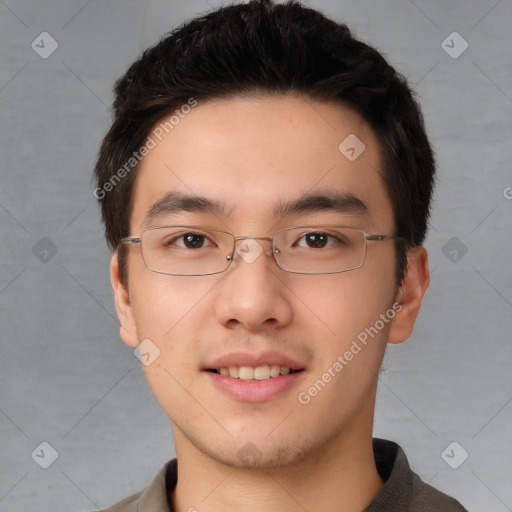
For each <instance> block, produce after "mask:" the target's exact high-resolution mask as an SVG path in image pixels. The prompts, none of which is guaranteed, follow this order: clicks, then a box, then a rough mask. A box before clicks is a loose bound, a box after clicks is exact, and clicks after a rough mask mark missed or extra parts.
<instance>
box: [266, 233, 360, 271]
mask: <svg viewBox="0 0 512 512" xmlns="http://www.w3.org/2000/svg"><path fill="white" fill-rule="evenodd" d="M274 249H275V250H276V252H275V256H276V261H277V263H278V265H279V266H280V267H281V268H282V269H283V270H286V271H288V272H296V273H299V274H334V273H337V272H345V271H347V270H353V269H356V268H359V267H361V266H362V265H363V263H364V259H365V253H366V238H365V234H364V232H363V231H362V230H360V229H358V228H351V227H343V226H341V227H340V226H315V227H297V228H289V229H284V230H282V231H279V232H278V233H276V234H275V235H274Z"/></svg>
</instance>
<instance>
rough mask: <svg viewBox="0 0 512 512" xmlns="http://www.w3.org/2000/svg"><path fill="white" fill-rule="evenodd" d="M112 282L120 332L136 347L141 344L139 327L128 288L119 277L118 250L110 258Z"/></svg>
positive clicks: (122, 337) (128, 342) (124, 338)
mask: <svg viewBox="0 0 512 512" xmlns="http://www.w3.org/2000/svg"><path fill="white" fill-rule="evenodd" d="M110 282H111V284H112V290H113V292H114V301H115V305H116V312H117V317H118V319H119V323H120V324H121V326H120V328H119V334H120V336H121V339H122V340H123V341H124V342H125V343H126V344H127V345H130V346H131V347H136V346H137V345H138V344H139V342H138V338H137V329H136V326H135V321H134V318H133V309H132V304H131V301H130V295H129V293H128V288H127V287H126V286H125V285H124V284H123V283H122V282H121V279H120V277H119V257H118V253H117V252H115V253H114V254H113V256H112V259H111V260H110Z"/></svg>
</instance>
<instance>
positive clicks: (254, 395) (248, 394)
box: [203, 370, 304, 402]
mask: <svg viewBox="0 0 512 512" xmlns="http://www.w3.org/2000/svg"><path fill="white" fill-rule="evenodd" d="M203 373H206V374H207V375H208V378H209V379H211V381H212V383H213V385H214V386H216V387H217V389H219V390H220V391H222V392H223V393H225V394H226V395H228V396H229V397H231V398H233V399H234V400H239V401H242V402H265V401H267V400H270V399H271V398H273V397H275V396H277V395H279V394H281V393H284V392H285V391H288V390H289V389H290V388H291V387H293V386H294V385H295V384H296V383H297V382H298V381H299V379H301V378H302V375H303V373H304V370H302V371H300V372H295V373H289V374H288V375H279V377H271V378H270V379H265V380H242V379H233V378H232V377H227V376H225V375H220V374H219V373H214V372H209V371H206V370H205V371H204V372H203Z"/></svg>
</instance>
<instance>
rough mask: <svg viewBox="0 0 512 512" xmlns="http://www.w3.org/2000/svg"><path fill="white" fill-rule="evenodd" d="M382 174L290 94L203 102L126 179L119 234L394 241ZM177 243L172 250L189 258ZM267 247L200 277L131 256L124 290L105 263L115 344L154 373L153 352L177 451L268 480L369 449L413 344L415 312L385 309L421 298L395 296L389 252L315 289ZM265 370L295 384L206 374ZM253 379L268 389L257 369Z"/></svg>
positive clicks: (340, 130) (348, 121)
mask: <svg viewBox="0 0 512 512" xmlns="http://www.w3.org/2000/svg"><path fill="white" fill-rule="evenodd" d="M351 134H352V135H355V136H356V137H357V138H358V139H359V140H360V141H361V142H362V143H363V144H364V151H363V152H362V153H361V154H360V155H359V156H358V157H357V158H355V159H354V158H353V156H354V155H353V154H352V153H353V152H352V151H351V150H350V149H348V151H347V148H345V152H343V148H344V146H342V150H340V149H339V146H340V143H342V142H343V141H344V140H345V139H346V138H347V137H348V136H350V135H351ZM350 140H351V139H349V141H350ZM354 140H355V139H352V144H351V145H349V146H354V142H353V141H354ZM358 148H362V146H357V147H356V150H355V151H356V153H355V154H357V152H358ZM347 155H348V156H350V157H351V158H347ZM380 171H381V156H380V154H379V150H378V144H377V139H376V137H375V135H374V133H373V131H372V129H371V128H370V127H369V125H368V124H366V123H365V122H364V121H363V119H362V118H361V117H360V116H359V115H358V114H357V113H356V112H355V111H354V110H353V109H351V108H349V107H348V106H346V105H344V104H342V103H338V102H319V101H313V100H311V99H308V100H307V101H306V99H304V98H299V97H294V96H281V97H277V96H270V97H263V96H262V97H258V98H237V99H229V100H218V101H209V102H205V103H199V104H198V106H197V107H195V108H194V109H192V111H191V112H190V113H189V114H188V115H187V116H186V117H185V118H184V119H181V120H180V122H179V124H177V125H176V126H175V127H174V128H173V130H172V131H169V133H168V134H165V135H164V136H163V137H162V140H161V141H159V142H158V143H157V144H156V146H155V147H154V148H153V149H151V151H150V152H149V153H148V154H147V156H146V157H145V158H144V160H143V161H142V163H141V166H140V168H139V169H138V170H137V173H138V174H137V179H136V182H135V188H134V192H133V194H134V195H133V211H132V216H131V233H130V234H131V236H134V237H138V236H140V234H141V233H142V232H143V231H144V229H146V228H151V227H155V226H168V225H194V226H208V227H210V228H218V229H221V230H224V231H229V232H231V233H233V234H234V235H235V236H244V235H249V236H255V237H270V236H272V234H273V233H274V232H276V231H278V230H281V229H285V228H288V227H291V226H305V225H329V224H330V225H333V224H334V225H349V226H355V227H358V228H361V229H363V230H364V231H365V232H366V233H370V234H372V233H376V234H392V233H393V232H394V220H393V214H392V206H391V202H390V200H389V197H388V196H387V194H386V192H385V188H384V184H383V181H382V179H381V177H380ZM171 194H174V195H171ZM178 194H182V195H187V196H194V197H195V196H200V197H202V198H205V199H208V200H209V201H215V202H217V203H220V204H222V205H223V208H222V209H217V210H215V211H210V210H209V209H208V208H204V209H201V208H197V207H196V208H190V210H193V211H187V210H181V209H179V208H175V206H176V204H174V206H173V200H172V198H174V199H175V198H176V197H177V195H178ZM334 195H336V198H337V200H338V202H336V201H334V200H333V201H331V202H330V203H329V201H324V202H323V206H322V207H319V206H318V205H319V201H318V200H317V201H309V202H308V201H305V202H303V204H304V205H305V207H303V208H288V210H287V211H283V209H282V208H281V211H276V210H279V209H278V208H277V206H278V205H281V206H282V205H283V204H287V203H291V204H293V203H294V202H295V203H296V202H297V200H299V199H301V198H304V197H305V196H308V197H311V196H328V197H330V198H331V199H332V197H333V196H334ZM165 198H167V200H166V199H165ZM340 198H341V200H340ZM155 205H158V207H155ZM336 205H337V206H336ZM148 212H152V215H148ZM276 213H277V215H274V214H276ZM179 243H180V244H181V246H180V247H179V248H177V250H180V251H183V250H194V248H193V247H188V249H187V248H185V247H184V246H183V239H181V240H180V241H179ZM202 243H207V244H213V245H214V244H215V242H209V241H204V240H203V242H202ZM300 243H301V244H303V243H304V240H302V241H301V242H300ZM239 244H243V242H239ZM254 244H259V245H258V246H255V245H254ZM269 244H270V242H268V241H266V240H258V241H252V242H251V244H249V245H248V246H246V248H247V247H249V249H250V250H254V248H257V247H261V249H263V250H262V251H261V254H259V256H258V257H256V258H255V259H254V260H253V259H252V258H245V259H244V257H243V253H242V252H240V253H237V252H235V253H234V260H233V262H232V263H231V266H230V267H229V269H228V270H227V271H226V272H224V273H219V274H215V275H208V276H174V275H163V274H159V273H155V272H152V271H150V270H148V269H147V268H146V266H145V264H144V260H143V258H142V254H141V248H140V246H139V245H131V246H128V251H127V252H128V290H129V292H128V291H127V289H126V288H125V287H124V286H123V285H122V284H121V283H120V282H119V276H118V267H117V258H116V255H114V258H113V262H112V282H113V286H114V291H115V297H116V305H117V310H118V314H119V318H120V321H121V324H122V327H121V334H122V337H123V339H124V341H125V342H126V343H128V344H130V345H132V346H137V345H138V344H139V343H141V342H142V341H143V340H150V341H145V342H144V343H146V345H144V346H146V347H150V350H149V352H150V353H151V354H153V355H152V356H150V357H151V359H152V358H153V357H155V354H158V357H156V358H155V359H154V360H153V361H152V362H151V364H147V365H144V366H143V368H144V372H145V375H146V377H147V379H148V382H149V385H150V387H151V389H152V391H153V393H154V395H155V397H156V398H157V400H158V402H159V404H160V405H161V407H162V409H163V410H164V411H165V412H166V414H167V415H168V416H169V418H170V419H171V421H172V424H173V430H174V436H175V442H176V450H177V452H178V453H180V450H181V451H186V450H196V451H197V452H201V453H203V454H205V455H207V456H209V457H210V458H212V459H214V460H216V461H219V462H221V463H224V464H228V465H233V466H249V467H259V468H266V469H270V468H278V467H284V466H286V465H288V464H291V463H294V462H297V461H298V460H301V459H304V458H307V457H309V456H311V455H312V454H313V453H316V454H318V453H320V452H321V450H326V449H328V447H330V446H332V442H333V440H335V439H352V440H353V439H354V438H357V437H358V436H367V435H371V427H372V418H373V407H374V398H375V388H376V380H377V373H378V369H379V366H380V363H381V360H382V357H383V353H384V349H385V344H386V342H387V341H394V342H398V341H403V340H404V339H405V338H406V337H407V336H408V334H409V333H410V330H411V329H412V324H413V323H414V318H415V315H416V314H417V309H418V308H419V304H416V303H414V304H412V305H411V304H409V305H407V306H404V305H403V304H404V302H402V305H400V306H397V305H396V304H395V307H393V304H394V303H395V299H396V300H397V301H398V302H400V301H401V300H402V299H403V301H406V300H411V296H416V295H415V293H413V294H412V295H410V296H409V299H408V298H407V297H406V296H405V295H404V294H403V293H402V291H400V293H398V296H397V297H398V298H397V297H396V295H397V290H396V288H395V274H394V271H395V254H394V245H393V244H394V242H392V241H383V242H377V241H369V242H368V247H367V254H366V261H365V263H364V265H363V266H362V267H361V268H358V269H356V270H353V271H350V272H344V273H335V274H326V275H304V274H293V273H287V272H284V271H283V270H281V269H280V268H279V267H278V266H277V265H276V262H275V260H274V259H273V257H272V256H271V254H269V252H268V251H269V250H270V245H269ZM211 246H212V245H210V248H211ZM251 247H252V249H251ZM301 249H303V248H301ZM203 250H205V249H203ZM206 250H208V249H206ZM309 250H317V249H309ZM228 252H229V251H228ZM418 254H420V256H421V254H423V253H418ZM419 260H421V261H422V263H421V264H420V265H419V266H418V265H416V267H417V268H420V271H418V272H416V274H417V275H416V278H415V279H416V280H415V279H414V278H411V277H410V276H409V277H406V280H405V284H406V286H408V283H409V281H411V283H412V284H413V285H414V283H416V284H417V282H419V281H421V279H423V282H424V281H425V275H426V274H425V269H426V260H425V257H424V256H422V257H420V258H419ZM411 267H413V268H416V267H415V266H414V265H411ZM421 268H422V269H423V274H421ZM418 276H419V277H418ZM408 280H409V281H408ZM425 287H426V286H423V287H421V286H420V287H419V290H420V291H424V288H425ZM413 288H414V286H412V288H411V289H413ZM416 288H418V287H417V286H416ZM421 295H422V293H421ZM420 302H421V297H420ZM365 330H366V331H365ZM364 333H366V337H365V335H364ZM363 340H364V341H363ZM267 365H268V367H269V369H271V370H272V367H273V366H274V367H278V369H277V372H279V371H280V368H281V367H289V368H292V369H293V370H296V371H293V372H291V373H290V374H288V375H279V376H277V377H270V378H268V379H263V380H257V379H254V378H253V379H251V380H244V379H240V378H238V379H237V378H234V377H231V376H225V375H221V374H219V373H216V372H215V370H220V368H228V367H233V368H234V370H233V369H232V372H234V373H233V375H236V372H237V371H240V372H241V373H242V374H244V375H245V373H244V372H247V371H248V372H249V376H252V373H251V371H252V370H247V369H245V370H238V368H239V367H241V366H247V367H250V368H255V367H260V366H262V367H266V366H267ZM273 371H276V370H275V369H274V370H273ZM258 372H262V373H261V376H263V377H266V376H268V370H267V369H266V368H263V369H259V370H257V372H256V373H257V374H258V375H259V373H258ZM286 372H287V370H286V369H285V370H283V371H282V373H284V374H286ZM223 373H226V371H225V370H223Z"/></svg>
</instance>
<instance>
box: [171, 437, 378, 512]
mask: <svg viewBox="0 0 512 512" xmlns="http://www.w3.org/2000/svg"><path fill="white" fill-rule="evenodd" d="M174 430H175V431H174V437H175V443H176V452H177V458H178V484H177V486H176V489H175V490H174V492H173V495H172V502H173V508H174V510H175V512H187V511H192V512H193V511H194V509H196V510H200V511H201V512H213V511H215V512H227V511H228V510H229V511H232V510H233V509H235V510H241V509H242V507H243V510H246V511H248V512H262V511H265V512H274V511H275V512H277V511H282V510H283V509H285V510H287V511H301V512H304V510H307V511H308V512H316V511H325V510H343V512H360V511H361V510H364V509H365V508H366V507H367V506H368V505H369V504H370V503H371V502H372V500H373V499H374V498H375V496H376V495H377V494H378V492H379V491H380V490H381V489H382V486H383V483H382V480H381V478H380V476H379V474H378V472H377V468H376V466H375V459H374V456H373V448H372V438H371V429H368V430H369V431H364V430H359V431H358V432H357V433H351V434H350V435H347V432H343V433H341V434H339V435H338V436H337V438H335V439H332V440H330V441H329V442H328V443H326V444H325V445H324V446H322V447H318V449H315V451H314V454H311V455H308V456H307V457H304V458H302V459H301V460H300V461H295V462H294V463H293V464H290V465H288V466H286V467H283V468H279V469H274V470H269V471H261V470H254V469H245V468H234V467H231V466H227V465H225V464H222V463H220V462H218V461H216V460H214V459H212V458H210V457H208V456H206V455H204V454H203V453H201V452H200V451H199V450H197V449H196V448H195V447H194V446H193V445H192V444H191V443H190V442H189V441H188V440H187V439H186V438H185V437H184V436H183V434H182V433H181V432H180V431H179V430H178V429H174Z"/></svg>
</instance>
